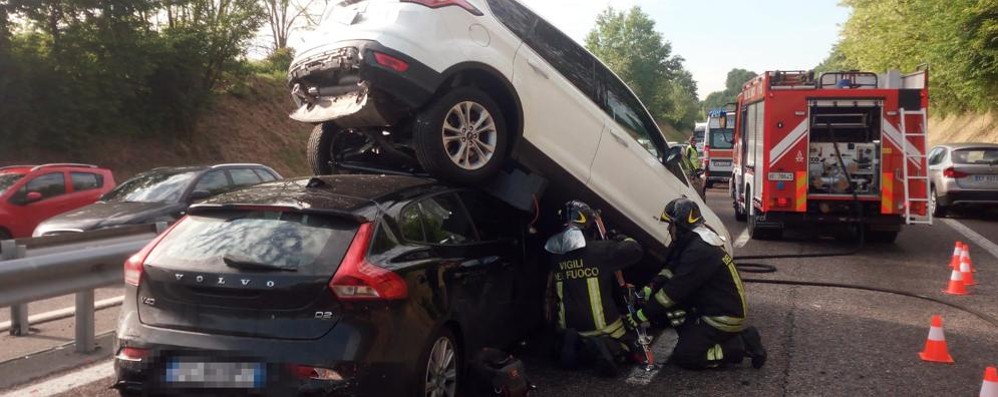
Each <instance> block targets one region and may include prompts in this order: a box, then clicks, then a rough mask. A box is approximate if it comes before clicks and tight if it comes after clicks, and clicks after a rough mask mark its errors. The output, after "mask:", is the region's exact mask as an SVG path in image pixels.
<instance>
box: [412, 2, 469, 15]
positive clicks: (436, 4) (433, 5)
mask: <svg viewBox="0 0 998 397" xmlns="http://www.w3.org/2000/svg"><path fill="white" fill-rule="evenodd" d="M400 1H401V2H403V3H413V4H419V5H422V6H426V7H430V8H440V7H447V6H458V7H461V8H463V9H465V10H467V11H468V12H470V13H472V14H473V15H477V16H482V12H481V11H479V10H478V8H475V6H473V5H471V3H468V2H467V1H466V0H400Z"/></svg>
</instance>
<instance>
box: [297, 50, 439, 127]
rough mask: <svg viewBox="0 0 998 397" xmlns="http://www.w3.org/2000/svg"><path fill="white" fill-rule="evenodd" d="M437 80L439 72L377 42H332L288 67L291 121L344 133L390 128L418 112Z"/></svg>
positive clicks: (433, 90) (434, 87) (437, 83)
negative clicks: (384, 59) (393, 63)
mask: <svg viewBox="0 0 998 397" xmlns="http://www.w3.org/2000/svg"><path fill="white" fill-rule="evenodd" d="M375 53H382V54H387V55H390V56H392V57H394V58H396V59H401V60H402V61H404V62H406V64H407V65H408V68H407V69H406V70H404V71H401V72H400V71H396V70H394V69H391V68H389V67H386V66H382V65H380V64H378V63H377V62H376V61H375V57H374V54H375ZM441 81H442V76H441V75H440V74H439V73H437V72H435V71H433V70H432V69H430V68H429V67H427V66H425V65H423V64H421V63H419V62H417V61H416V60H414V59H412V58H410V57H408V56H406V55H404V54H401V53H399V52H397V51H393V50H391V49H388V48H386V47H384V46H382V45H380V44H378V43H377V42H374V41H354V42H345V43H337V46H335V47H332V48H330V49H329V50H325V51H321V52H319V53H316V54H314V55H309V56H306V57H303V58H302V59H298V60H295V62H294V63H293V64H292V66H291V69H290V71H289V72H288V86H289V88H290V89H291V96H292V99H293V100H294V101H295V104H296V105H297V106H298V108H297V109H296V110H295V111H294V112H293V113H291V118H292V119H294V120H297V121H301V122H306V123H323V122H327V121H335V122H336V124H337V125H339V126H340V127H343V128H354V127H377V126H389V125H393V124H396V123H397V122H398V121H399V120H400V119H401V118H403V117H405V116H406V115H408V114H410V113H411V112H413V111H414V110H416V109H419V108H420V107H422V106H423V104H424V103H426V101H428V100H429V98H430V97H431V96H432V95H433V93H434V92H435V91H436V89H437V87H439V85H440V83H441Z"/></svg>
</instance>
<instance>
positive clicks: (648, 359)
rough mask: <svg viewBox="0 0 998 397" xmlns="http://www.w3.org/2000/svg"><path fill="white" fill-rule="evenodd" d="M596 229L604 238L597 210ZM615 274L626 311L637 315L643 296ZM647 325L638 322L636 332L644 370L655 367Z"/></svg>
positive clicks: (604, 232)
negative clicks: (643, 358)
mask: <svg viewBox="0 0 998 397" xmlns="http://www.w3.org/2000/svg"><path fill="white" fill-rule="evenodd" d="M596 230H597V231H598V232H599V235H600V238H602V239H604V240H606V225H605V224H603V217H602V216H600V215H599V212H597V213H596ZM616 276H617V284H619V285H620V288H621V290H623V291H624V303H625V304H626V305H627V312H628V313H630V314H631V315H632V316H637V313H638V307H637V300H643V299H645V297H642V296H641V294H640V293H639V292H637V291H636V290H635V288H634V286H633V285H630V284H627V282H626V281H625V280H624V273H623V272H621V271H617V273H616ZM648 325H649V324H648V323H647V322H645V323H642V324H639V325H638V329H637V330H636V332H637V333H638V344H640V345H641V349H642V350H644V352H645V371H652V370H654V369H655V368H656V365H655V353H654V352H652V350H651V342H652V339H653V338H652V336H651V335H649V334H648Z"/></svg>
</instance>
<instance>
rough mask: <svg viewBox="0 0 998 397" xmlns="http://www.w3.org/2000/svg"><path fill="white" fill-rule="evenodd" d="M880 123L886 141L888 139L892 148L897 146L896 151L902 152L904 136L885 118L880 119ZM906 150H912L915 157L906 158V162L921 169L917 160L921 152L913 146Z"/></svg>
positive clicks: (920, 156)
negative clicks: (892, 145)
mask: <svg viewBox="0 0 998 397" xmlns="http://www.w3.org/2000/svg"><path fill="white" fill-rule="evenodd" d="M880 123H881V124H882V125H883V126H884V136H885V137H887V139H889V140H890V141H891V143H893V144H894V146H897V147H898V149H901V151H902V152H903V151H904V145H902V142H904V140H905V139H908V138H907V137H906V136H904V134H902V133H901V131H898V129H897V128H894V124H891V122H890V121H887V119H886V118H882V119H881V120H880ZM908 148H909V149H911V150H914V151H915V153H914V154H915V155H916V156H907V157H908V161H910V162H911V163H912V164H914V165H915V167H918V168H919V169H921V168H922V164H921V162H920V161H918V159H920V158H922V151H921V150H918V148H917V147H915V145H908Z"/></svg>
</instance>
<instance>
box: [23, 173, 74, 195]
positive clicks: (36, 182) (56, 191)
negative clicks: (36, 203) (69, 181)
mask: <svg viewBox="0 0 998 397" xmlns="http://www.w3.org/2000/svg"><path fill="white" fill-rule="evenodd" d="M32 192H38V193H41V195H42V200H45V199H48V198H52V197H55V196H59V195H63V194H66V176H65V175H63V173H61V172H53V173H50V174H45V175H41V176H38V177H36V178H35V179H32V180H30V181H28V183H27V184H25V185H24V187H23V188H21V193H22V194H23V195H20V197H18V199H20V201H21V202H24V200H25V199H27V195H28V193H32Z"/></svg>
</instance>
